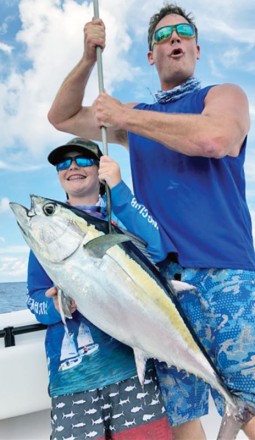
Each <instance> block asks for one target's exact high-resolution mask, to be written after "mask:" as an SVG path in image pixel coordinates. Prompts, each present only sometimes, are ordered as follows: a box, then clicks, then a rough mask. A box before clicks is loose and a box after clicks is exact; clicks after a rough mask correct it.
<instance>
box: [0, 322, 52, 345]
mask: <svg viewBox="0 0 255 440" xmlns="http://www.w3.org/2000/svg"><path fill="white" fill-rule="evenodd" d="M46 328H47V326H46V325H44V324H40V323H38V324H28V325H22V326H19V327H14V326H8V327H5V328H3V329H2V330H0V338H4V346H5V347H14V346H15V342H16V341H15V336H17V335H23V334H25V333H31V332H36V331H39V330H44V329H46Z"/></svg>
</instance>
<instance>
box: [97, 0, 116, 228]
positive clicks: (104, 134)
mask: <svg viewBox="0 0 255 440" xmlns="http://www.w3.org/2000/svg"><path fill="white" fill-rule="evenodd" d="M93 5H94V18H99V6H98V0H93ZM96 55H97V77H98V88H99V93H101V92H103V91H104V76H103V62H102V49H101V47H99V46H97V48H96ZM101 134H102V144H103V153H104V155H105V156H107V155H108V142H107V129H106V127H101ZM105 193H106V209H107V215H108V227H109V233H111V232H112V223H111V219H112V214H111V212H112V206H111V192H110V189H109V186H108V185H107V184H106V183H105Z"/></svg>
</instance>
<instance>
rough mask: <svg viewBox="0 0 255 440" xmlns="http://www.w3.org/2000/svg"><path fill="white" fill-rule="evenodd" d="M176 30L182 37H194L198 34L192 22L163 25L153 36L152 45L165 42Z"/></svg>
mask: <svg viewBox="0 0 255 440" xmlns="http://www.w3.org/2000/svg"><path fill="white" fill-rule="evenodd" d="M173 31H175V32H176V33H177V34H178V35H179V37H181V38H194V37H195V36H196V31H195V27H194V25H193V24H191V23H179V24H175V25H173V26H163V27H161V28H159V29H157V30H156V31H155V32H154V34H153V36H152V43H151V47H153V45H154V44H158V43H163V42H164V41H165V40H167V39H168V38H170V37H171V36H172V33H173Z"/></svg>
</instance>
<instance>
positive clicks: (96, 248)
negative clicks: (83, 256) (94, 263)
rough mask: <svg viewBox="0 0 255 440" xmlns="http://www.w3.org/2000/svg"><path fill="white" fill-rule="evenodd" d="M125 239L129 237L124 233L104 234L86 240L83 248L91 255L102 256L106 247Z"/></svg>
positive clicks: (128, 239) (108, 247) (127, 239)
mask: <svg viewBox="0 0 255 440" xmlns="http://www.w3.org/2000/svg"><path fill="white" fill-rule="evenodd" d="M125 241H130V238H129V237H127V236H125V235H124V234H123V235H122V234H106V235H100V236H99V237H97V238H94V239H93V240H90V241H88V243H85V244H84V245H83V248H84V249H85V250H86V251H87V252H88V253H89V255H90V256H91V257H95V258H103V256H104V255H105V254H106V252H107V251H108V249H110V248H111V247H113V246H115V245H116V244H120V243H123V242H125Z"/></svg>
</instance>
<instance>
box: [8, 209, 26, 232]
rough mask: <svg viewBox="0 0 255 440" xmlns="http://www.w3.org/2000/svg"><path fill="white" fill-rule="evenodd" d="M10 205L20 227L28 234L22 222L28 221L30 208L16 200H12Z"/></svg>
mask: <svg viewBox="0 0 255 440" xmlns="http://www.w3.org/2000/svg"><path fill="white" fill-rule="evenodd" d="M9 206H10V208H11V210H12V211H13V213H14V215H15V217H16V221H17V223H18V225H19V227H20V229H21V230H22V232H23V234H24V235H27V233H26V231H25V230H24V228H23V227H22V224H23V223H24V221H25V222H27V220H28V217H29V210H28V209H27V208H26V207H25V206H22V205H20V204H19V203H15V202H10V203H9Z"/></svg>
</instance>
